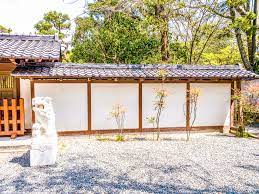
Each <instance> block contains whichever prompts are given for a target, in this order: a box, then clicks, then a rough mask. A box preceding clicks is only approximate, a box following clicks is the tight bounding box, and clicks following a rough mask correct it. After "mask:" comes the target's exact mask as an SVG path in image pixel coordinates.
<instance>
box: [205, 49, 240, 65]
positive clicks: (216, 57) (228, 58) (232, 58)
mask: <svg viewBox="0 0 259 194" xmlns="http://www.w3.org/2000/svg"><path fill="white" fill-rule="evenodd" d="M202 61H203V63H204V64H211V65H225V64H237V63H240V62H241V58H240V54H239V52H238V49H237V48H236V47H233V46H230V45H229V46H226V47H224V48H220V49H218V50H212V52H205V53H203V55H202Z"/></svg>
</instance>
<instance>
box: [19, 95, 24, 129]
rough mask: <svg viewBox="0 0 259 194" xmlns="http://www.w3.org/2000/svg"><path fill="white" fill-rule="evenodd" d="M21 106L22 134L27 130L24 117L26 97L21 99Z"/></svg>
mask: <svg viewBox="0 0 259 194" xmlns="http://www.w3.org/2000/svg"><path fill="white" fill-rule="evenodd" d="M19 106H20V130H21V132H22V134H24V131H25V117H24V99H22V98H21V99H19Z"/></svg>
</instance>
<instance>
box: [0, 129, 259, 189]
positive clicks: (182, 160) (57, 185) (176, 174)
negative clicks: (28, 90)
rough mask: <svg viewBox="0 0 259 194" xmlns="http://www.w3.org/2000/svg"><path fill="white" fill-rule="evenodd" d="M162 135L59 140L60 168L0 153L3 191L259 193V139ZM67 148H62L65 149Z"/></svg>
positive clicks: (58, 164)
mask: <svg viewBox="0 0 259 194" xmlns="http://www.w3.org/2000/svg"><path fill="white" fill-rule="evenodd" d="M184 137H185V136H184V134H163V135H162V138H164V140H161V141H159V142H156V141H147V140H143V141H141V140H131V141H126V142H113V141H97V140H95V139H94V138H91V139H90V140H89V138H88V137H87V136H81V137H63V138H60V140H59V142H60V151H59V156H58V162H57V165H55V166H52V167H34V168H31V167H29V154H28V153H0V193H17V192H22V193H36V192H47V193H49V192H53V193H178V192H181V193H186V192H192V193H200V192H217V193H219V192H224V193H225V192H231V193H259V140H258V139H241V138H235V137H228V136H224V135H222V134H218V133H210V134H193V135H192V140H191V141H190V142H185V141H184V140H183V138H184ZM61 147H62V148H61Z"/></svg>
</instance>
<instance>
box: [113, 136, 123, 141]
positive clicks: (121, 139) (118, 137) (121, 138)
mask: <svg viewBox="0 0 259 194" xmlns="http://www.w3.org/2000/svg"><path fill="white" fill-rule="evenodd" d="M124 140H125V139H124V136H123V135H116V138H115V141H124Z"/></svg>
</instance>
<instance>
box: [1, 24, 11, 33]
mask: <svg viewBox="0 0 259 194" xmlns="http://www.w3.org/2000/svg"><path fill="white" fill-rule="evenodd" d="M11 32H12V29H11V28H6V27H4V26H2V25H0V33H11Z"/></svg>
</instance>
